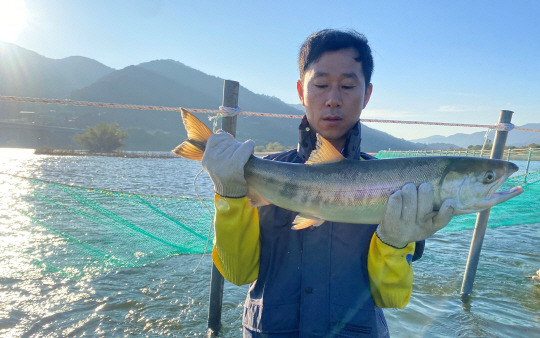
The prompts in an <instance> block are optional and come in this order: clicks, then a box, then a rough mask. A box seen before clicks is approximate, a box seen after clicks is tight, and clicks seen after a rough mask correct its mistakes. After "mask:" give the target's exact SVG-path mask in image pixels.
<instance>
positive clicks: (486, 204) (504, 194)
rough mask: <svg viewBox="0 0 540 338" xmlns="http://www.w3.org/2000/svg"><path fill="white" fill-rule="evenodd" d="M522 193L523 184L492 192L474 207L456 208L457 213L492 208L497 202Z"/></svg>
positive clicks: (462, 213)
mask: <svg viewBox="0 0 540 338" xmlns="http://www.w3.org/2000/svg"><path fill="white" fill-rule="evenodd" d="M521 193H523V188H522V187H521V186H517V187H513V188H512V189H510V190H505V191H498V192H495V193H493V194H491V195H490V196H489V197H486V198H484V199H483V200H482V201H481V202H480V203H477V204H476V205H474V207H473V208H470V209H459V210H456V213H455V215H464V214H471V213H475V212H480V211H482V210H485V209H488V208H491V207H493V206H495V205H497V204H500V203H503V202H506V201H508V200H509V199H511V198H514V197H516V196H518V195H520V194H521Z"/></svg>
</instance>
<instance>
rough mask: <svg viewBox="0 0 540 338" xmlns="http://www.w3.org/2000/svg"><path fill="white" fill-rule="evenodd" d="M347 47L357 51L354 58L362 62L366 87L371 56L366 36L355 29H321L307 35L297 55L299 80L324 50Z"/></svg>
mask: <svg viewBox="0 0 540 338" xmlns="http://www.w3.org/2000/svg"><path fill="white" fill-rule="evenodd" d="M347 48H353V49H354V50H356V51H357V52H358V57H357V58H356V59H355V60H356V61H358V62H361V63H362V72H363V73H364V78H365V79H366V89H367V87H368V85H369V84H370V83H371V74H372V73H373V56H372V55H371V48H370V47H369V43H368V40H367V38H366V37H365V36H364V35H363V34H360V33H358V32H357V31H355V30H349V31H340V30H336V29H323V30H321V31H318V32H315V33H313V34H311V35H310V36H308V38H307V39H306V41H304V43H303V44H302V47H301V48H300V54H299V55H298V68H299V70H300V80H301V81H303V80H304V75H305V73H306V70H307V69H308V68H309V66H310V65H311V64H312V63H313V62H317V61H318V60H319V59H320V58H321V56H322V55H323V54H324V53H325V52H332V51H337V50H341V49H347Z"/></svg>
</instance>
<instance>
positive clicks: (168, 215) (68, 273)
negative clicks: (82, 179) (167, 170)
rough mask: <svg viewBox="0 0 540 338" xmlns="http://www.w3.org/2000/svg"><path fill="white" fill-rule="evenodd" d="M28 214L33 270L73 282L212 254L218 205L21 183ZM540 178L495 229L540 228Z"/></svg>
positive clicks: (457, 225)
mask: <svg viewBox="0 0 540 338" xmlns="http://www.w3.org/2000/svg"><path fill="white" fill-rule="evenodd" d="M18 181H19V183H16V182H12V183H11V184H24V185H25V189H24V191H25V193H24V194H23V196H21V200H23V201H25V202H26V204H25V205H26V206H27V207H26V208H23V207H20V208H17V209H18V212H19V213H20V214H22V215H24V216H25V217H27V219H30V220H31V222H30V223H31V224H32V225H33V226H38V227H40V228H41V229H45V231H46V232H47V234H48V235H47V236H51V239H50V240H47V241H48V242H49V243H48V244H51V242H55V243H56V245H55V249H54V252H51V250H50V246H48V248H49V249H47V250H48V251H47V252H32V253H29V255H30V256H31V257H32V258H31V260H32V262H33V263H34V264H36V265H38V266H40V267H41V268H42V270H43V271H45V272H52V273H57V274H60V275H62V276H65V277H67V278H72V279H73V278H82V277H85V276H91V275H98V274H102V273H105V272H108V271H111V270H114V269H118V268H122V267H139V266H144V265H146V264H149V263H152V262H155V261H157V260H160V259H163V258H166V257H170V256H173V255H181V254H202V253H204V252H208V251H210V250H211V249H212V242H211V240H210V241H209V240H208V239H209V237H210V238H212V236H213V235H212V234H211V233H210V229H211V227H212V218H213V204H212V201H211V200H199V199H194V198H186V197H166V196H155V195H140V194H133V193H126V192H118V191H110V190H100V189H91V188H84V187H78V186H71V185H64V184H58V183H54V182H48V181H42V180H35V179H21V178H19V180H18ZM537 182H540V171H536V172H533V173H528V174H527V175H520V176H516V177H512V178H511V179H509V180H508V181H507V182H506V183H505V185H504V186H503V187H502V189H508V188H509V187H512V186H516V185H522V186H523V188H524V191H525V192H524V193H523V194H521V195H520V196H518V197H516V198H513V199H511V200H509V201H507V202H505V203H503V204H500V205H498V206H495V207H494V208H493V209H492V210H491V214H490V218H489V223H488V227H497V226H509V225H519V224H531V223H538V222H539V220H540V208H531V207H530V206H531V205H537V204H538V202H540V200H539V198H540V184H536V183H537ZM475 220H476V215H475V214H471V215H462V216H457V217H454V219H453V220H452V222H451V223H450V224H449V225H448V226H447V227H446V228H445V229H443V230H442V232H449V231H458V230H465V229H473V228H474V225H475Z"/></svg>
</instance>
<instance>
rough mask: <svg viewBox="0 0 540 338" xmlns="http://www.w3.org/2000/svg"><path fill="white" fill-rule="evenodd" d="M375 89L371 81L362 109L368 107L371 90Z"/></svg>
mask: <svg viewBox="0 0 540 338" xmlns="http://www.w3.org/2000/svg"><path fill="white" fill-rule="evenodd" d="M372 91H373V85H372V84H371V83H370V84H369V86H368V87H367V89H366V94H365V95H364V106H363V107H362V109H364V108H366V106H367V104H368V102H369V99H370V98H371V92H372Z"/></svg>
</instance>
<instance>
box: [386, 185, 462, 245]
mask: <svg viewBox="0 0 540 338" xmlns="http://www.w3.org/2000/svg"><path fill="white" fill-rule="evenodd" d="M433 198H434V197H433V187H432V186H431V184H429V183H422V184H421V185H420V186H419V187H418V190H417V189H416V186H415V185H414V184H412V183H408V184H406V185H405V186H403V188H402V189H401V190H398V191H396V192H395V193H393V194H392V195H390V198H389V199H388V204H387V205H386V211H385V214H384V218H383V221H382V222H381V224H379V226H378V227H377V236H378V237H379V239H380V240H381V241H382V242H383V243H385V244H388V245H390V246H393V247H395V248H398V249H400V248H404V247H406V246H407V244H409V243H411V242H416V241H421V240H424V239H426V238H428V237H430V236H432V235H433V234H434V233H435V232H437V231H439V230H440V229H442V228H444V227H445V226H446V225H447V224H448V222H450V219H451V218H452V216H454V209H455V201H454V200H453V199H448V200H446V201H444V202H443V204H442V205H441V208H440V210H439V211H438V212H434V211H433Z"/></svg>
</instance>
